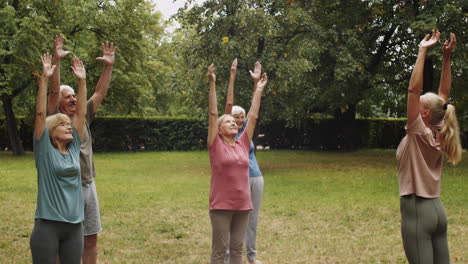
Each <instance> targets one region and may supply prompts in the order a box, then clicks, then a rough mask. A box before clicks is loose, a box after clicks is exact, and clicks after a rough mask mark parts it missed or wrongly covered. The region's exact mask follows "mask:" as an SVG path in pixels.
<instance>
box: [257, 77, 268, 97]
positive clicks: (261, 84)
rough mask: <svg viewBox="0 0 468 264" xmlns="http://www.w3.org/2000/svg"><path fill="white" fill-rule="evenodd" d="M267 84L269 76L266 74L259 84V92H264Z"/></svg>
mask: <svg viewBox="0 0 468 264" xmlns="http://www.w3.org/2000/svg"><path fill="white" fill-rule="evenodd" d="M267 83H268V76H267V74H266V73H263V74H262V78H261V79H260V80H259V81H258V82H257V90H259V91H262V92H263V90H264V89H265V87H266V85H267Z"/></svg>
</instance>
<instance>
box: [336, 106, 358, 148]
mask: <svg viewBox="0 0 468 264" xmlns="http://www.w3.org/2000/svg"><path fill="white" fill-rule="evenodd" d="M343 110H344V109H343ZM343 110H342V109H338V110H337V111H336V114H335V118H336V120H337V126H338V127H337V132H338V133H337V140H336V142H337V148H338V149H340V150H355V149H357V148H358V147H359V145H360V138H359V135H358V127H357V122H356V105H354V104H353V105H348V109H346V111H343Z"/></svg>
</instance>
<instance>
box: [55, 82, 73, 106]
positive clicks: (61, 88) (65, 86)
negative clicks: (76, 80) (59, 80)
mask: <svg viewBox="0 0 468 264" xmlns="http://www.w3.org/2000/svg"><path fill="white" fill-rule="evenodd" d="M66 89H68V90H72V91H73V92H75V90H74V89H73V88H71V87H70V86H68V85H60V92H59V102H60V100H61V99H62V91H63V90H66Z"/></svg>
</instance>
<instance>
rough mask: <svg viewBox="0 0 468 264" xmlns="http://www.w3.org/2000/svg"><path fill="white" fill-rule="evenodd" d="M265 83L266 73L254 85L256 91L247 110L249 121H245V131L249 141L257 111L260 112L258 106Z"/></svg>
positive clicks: (266, 80) (253, 129) (255, 122)
mask: <svg viewBox="0 0 468 264" xmlns="http://www.w3.org/2000/svg"><path fill="white" fill-rule="evenodd" d="M267 82H268V76H267V75H266V73H264V74H263V75H262V78H261V79H260V81H259V82H258V83H257V84H256V89H255V91H254V93H253V98H252V105H251V106H250V110H249V119H248V121H247V127H246V128H245V131H247V134H248V136H249V140H252V138H253V134H254V131H255V125H256V124H257V119H258V111H259V110H260V104H261V101H262V93H263V90H264V89H265V87H266V85H267Z"/></svg>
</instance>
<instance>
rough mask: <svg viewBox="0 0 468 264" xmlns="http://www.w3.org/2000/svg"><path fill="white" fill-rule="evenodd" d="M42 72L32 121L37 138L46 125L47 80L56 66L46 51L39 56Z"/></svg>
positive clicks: (40, 135)
mask: <svg viewBox="0 0 468 264" xmlns="http://www.w3.org/2000/svg"><path fill="white" fill-rule="evenodd" d="M41 61H42V74H41V76H40V77H39V80H38V89H37V97H36V119H35V121H34V136H35V137H36V139H37V140H39V139H40V138H41V137H42V134H43V133H44V129H45V127H46V110H47V109H46V108H47V81H48V80H49V77H50V76H52V74H53V72H54V70H55V68H56V66H55V65H52V56H51V55H49V53H46V54H44V55H42V56H41Z"/></svg>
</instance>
